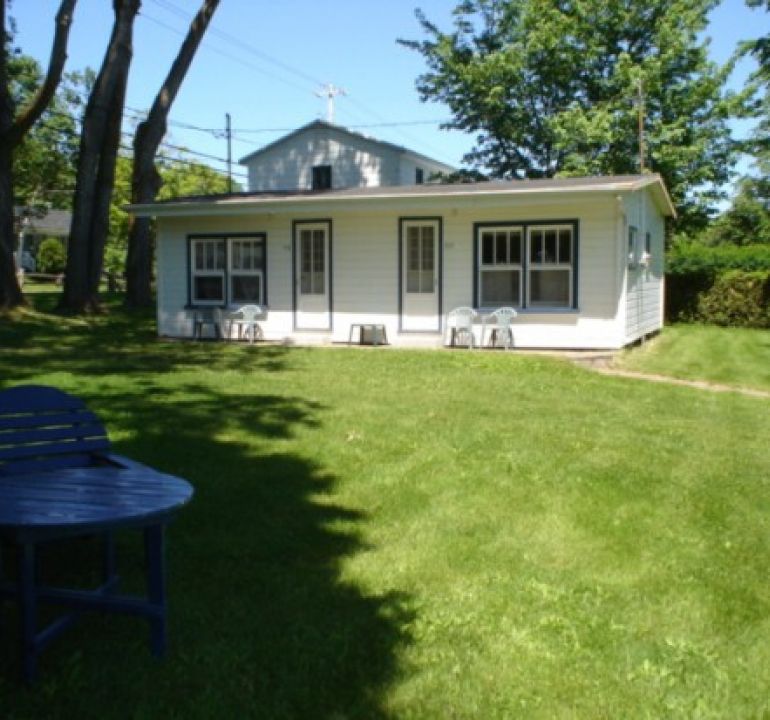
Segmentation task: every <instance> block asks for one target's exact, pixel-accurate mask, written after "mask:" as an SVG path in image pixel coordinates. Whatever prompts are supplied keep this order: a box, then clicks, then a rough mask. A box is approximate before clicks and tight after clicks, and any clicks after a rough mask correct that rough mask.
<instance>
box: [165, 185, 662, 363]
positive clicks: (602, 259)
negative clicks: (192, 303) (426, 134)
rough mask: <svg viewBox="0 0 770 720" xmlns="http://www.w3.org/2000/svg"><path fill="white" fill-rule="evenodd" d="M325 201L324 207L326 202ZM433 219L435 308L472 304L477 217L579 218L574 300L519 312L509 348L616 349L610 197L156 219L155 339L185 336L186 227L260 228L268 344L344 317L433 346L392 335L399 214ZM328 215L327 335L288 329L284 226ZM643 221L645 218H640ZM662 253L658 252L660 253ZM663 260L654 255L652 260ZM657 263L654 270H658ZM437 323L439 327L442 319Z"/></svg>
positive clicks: (399, 341)
mask: <svg viewBox="0 0 770 720" xmlns="http://www.w3.org/2000/svg"><path fill="white" fill-rule="evenodd" d="M327 207H330V206H327ZM413 216H419V217H433V216H435V217H440V218H441V219H442V223H443V240H444V246H443V308H442V316H443V317H445V316H446V313H447V312H448V311H449V310H451V309H452V308H453V307H456V306H459V305H473V304H474V303H473V297H472V295H473V282H474V277H473V267H474V259H473V247H474V230H473V225H474V223H476V222H510V221H548V220H573V219H574V220H577V221H578V223H579V255H578V263H579V268H578V273H577V283H578V303H579V308H578V310H577V311H573V312H535V311H524V312H522V313H521V314H520V315H519V317H518V318H517V319H516V321H515V323H516V324H515V328H514V333H515V344H516V345H517V346H518V347H541V348H617V347H621V346H622V344H623V343H624V330H625V328H624V326H623V324H622V313H621V312H620V310H619V301H620V297H621V290H622V284H621V282H620V277H619V275H618V272H617V268H618V249H617V244H618V243H617V236H618V231H617V203H616V201H615V199H614V197H612V196H609V195H604V196H596V197H594V198H584V199H583V200H581V201H580V202H577V201H575V200H570V201H569V202H559V201H557V200H549V201H548V202H543V201H541V202H538V203H535V202H533V201H532V200H531V199H530V200H526V199H523V198H511V197H509V198H504V199H502V200H500V199H495V200H494V201H492V200H484V201H476V200H474V201H473V202H472V203H465V205H462V204H459V203H452V201H451V200H450V199H448V198H447V199H434V200H432V201H430V204H428V201H424V200H422V201H421V200H403V201H401V202H399V203H398V204H396V203H390V206H388V207H387V209H386V208H385V207H383V206H377V207H376V208H374V209H371V210H366V211H364V210H362V209H358V210H353V209H351V207H350V206H345V207H342V206H341V205H335V206H334V210H333V211H330V212H324V211H322V210H321V209H320V208H318V207H316V208H314V209H313V211H312V213H311V212H310V211H307V214H305V215H304V216H303V215H302V214H297V213H292V214H288V213H287V214H284V213H273V212H270V213H269V214H261V215H260V214H258V213H257V212H256V211H255V212H254V214H252V215H245V216H241V217H218V218H216V217H205V218H186V219H173V220H172V219H161V220H160V221H159V226H158V230H159V237H158V272H159V287H158V321H159V332H160V334H161V335H170V336H181V337H189V336H190V335H191V333H192V310H190V309H186V308H185V306H186V304H187V297H188V268H187V235H188V234H189V233H205V232H209V233H227V232H264V233H266V234H267V244H266V247H267V302H268V306H269V310H268V313H267V318H266V320H265V321H264V322H262V323H261V325H262V329H263V332H264V336H265V338H266V339H268V340H284V341H292V342H298V343H306V342H329V341H338V342H342V341H347V339H348V333H349V329H350V325H351V323H363V322H377V323H384V324H385V325H386V328H387V333H388V339H389V341H390V342H391V343H392V344H394V345H430V346H439V345H441V344H442V342H443V335H442V333H427V334H414V333H399V272H400V268H399V248H398V237H399V235H398V233H399V218H400V217H413ZM308 217H312V218H314V219H321V218H328V219H330V220H331V221H332V242H333V251H332V266H333V275H332V302H333V310H334V313H333V328H332V330H331V332H296V331H294V330H293V307H292V250H291V248H292V237H291V235H292V222H293V221H294V220H300V219H307V218H308ZM648 222H650V223H652V220H648ZM661 258H662V255H661ZM661 262H662V260H661ZM661 267H662V266H661ZM442 326H443V323H442Z"/></svg>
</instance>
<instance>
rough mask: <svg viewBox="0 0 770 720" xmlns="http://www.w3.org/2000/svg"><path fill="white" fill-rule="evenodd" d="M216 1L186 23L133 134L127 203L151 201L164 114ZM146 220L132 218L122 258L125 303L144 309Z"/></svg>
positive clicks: (148, 248)
mask: <svg viewBox="0 0 770 720" xmlns="http://www.w3.org/2000/svg"><path fill="white" fill-rule="evenodd" d="M217 5H219V0H203V4H202V5H201V7H200V9H199V10H198V14H197V15H196V16H195V18H194V19H193V21H192V23H191V24H190V29H189V30H188V32H187V36H186V37H185V39H184V42H183V43H182V46H181V47H180V48H179V53H178V54H177V56H176V59H175V60H174V62H173V64H172V65H171V69H170V70H169V73H168V75H167V76H166V79H165V81H164V82H163V84H162V85H161V87H160V90H159V91H158V94H157V95H156V96H155V101H154V102H153V104H152V108H151V109H150V112H149V114H148V116H147V119H146V120H145V121H144V122H142V123H140V124H139V127H137V129H136V133H135V134H134V163H133V167H132V171H131V172H132V174H131V202H132V203H135V204H138V203H149V202H152V201H153V200H155V197H156V196H157V194H158V191H159V190H160V187H161V178H160V174H159V173H158V170H157V168H156V167H155V155H156V154H157V152H158V146H159V145H160V142H161V140H162V139H163V136H164V135H165V134H166V122H167V119H168V113H169V111H170V110H171V106H172V104H173V103H174V99H175V98H176V95H177V93H178V92H179V88H180V87H181V85H182V82H183V81H184V78H185V75H186V74H187V71H188V70H189V68H190V64H191V63H192V61H193V58H194V57H195V52H196V50H197V49H198V46H199V45H200V42H201V39H202V38H203V35H204V33H205V32H206V28H207V27H208V25H209V23H210V21H211V17H212V16H213V14H214V11H215V10H216V9H217ZM151 230H152V229H151V225H150V219H149V218H136V217H134V218H132V219H131V221H130V226H129V234H128V255H127V257H126V304H127V305H129V306H130V307H145V306H148V305H151V304H152V292H151V288H150V284H151V276H152V232H151Z"/></svg>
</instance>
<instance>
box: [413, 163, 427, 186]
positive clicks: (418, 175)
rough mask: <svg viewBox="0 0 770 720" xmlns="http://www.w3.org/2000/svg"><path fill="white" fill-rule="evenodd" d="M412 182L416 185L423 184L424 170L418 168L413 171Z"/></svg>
mask: <svg viewBox="0 0 770 720" xmlns="http://www.w3.org/2000/svg"><path fill="white" fill-rule="evenodd" d="M414 182H415V184H416V185H422V184H423V183H424V182H425V170H423V169H422V168H419V167H418V168H415V169H414Z"/></svg>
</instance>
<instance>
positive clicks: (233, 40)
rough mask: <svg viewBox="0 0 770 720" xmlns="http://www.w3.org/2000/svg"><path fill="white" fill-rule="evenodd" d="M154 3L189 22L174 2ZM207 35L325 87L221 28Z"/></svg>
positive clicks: (166, 0) (311, 82)
mask: <svg viewBox="0 0 770 720" xmlns="http://www.w3.org/2000/svg"><path fill="white" fill-rule="evenodd" d="M152 2H154V3H155V4H156V5H157V6H159V7H162V8H164V9H165V10H167V11H168V12H171V13H173V14H174V15H176V16H177V17H180V18H182V19H183V20H186V21H189V16H188V14H187V13H186V12H185V11H184V10H182V8H180V7H179V6H177V5H175V4H174V3H173V2H170V0H152ZM207 35H209V36H211V35H213V36H215V37H218V38H221V39H222V40H225V41H227V42H228V43H230V44H232V45H236V46H238V47H240V48H241V49H243V50H245V51H246V52H248V53H250V54H251V55H254V56H255V57H258V58H260V59H261V60H264V61H265V62H268V63H270V64H271V65H275V66H276V67H278V68H280V69H281V70H285V71H286V72H288V73H291V74H292V75H294V76H295V77H297V78H299V79H301V80H304V81H305V82H307V83H310V84H311V85H313V86H318V85H323V82H322V81H321V80H319V79H318V78H316V77H313V76H312V75H309V74H308V73H306V72H305V71H304V70H301V69H300V68H297V67H294V66H293V65H289V63H286V62H284V61H283V60H279V59H278V58H275V57H273V56H272V55H269V54H268V53H266V52H264V51H262V50H259V49H257V48H256V47H254V46H253V45H251V44H249V43H247V42H244V41H243V40H241V39H240V38H238V37H236V36H235V35H231V34H230V33H228V32H225V31H224V30H220V29H219V28H217V27H214V26H213V25H212V26H210V27H209V28H208V30H207Z"/></svg>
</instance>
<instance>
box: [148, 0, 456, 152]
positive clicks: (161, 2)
mask: <svg viewBox="0 0 770 720" xmlns="http://www.w3.org/2000/svg"><path fill="white" fill-rule="evenodd" d="M152 2H153V3H154V4H155V5H156V6H158V7H160V8H163V9H165V10H166V11H167V12H170V13H172V14H174V15H176V16H177V17H180V18H183V19H184V20H186V21H187V20H189V16H188V14H187V13H186V12H185V11H184V10H183V9H181V8H180V7H179V6H177V5H175V4H174V3H173V2H171V1H170V0H152ZM143 15H144V17H146V18H148V19H151V20H152V21H154V22H157V23H158V24H160V25H162V26H163V27H165V28H166V29H168V30H170V31H172V32H174V33H177V34H184V33H182V31H180V30H178V29H177V28H174V27H172V26H170V25H168V24H166V23H163V22H162V21H158V20H157V19H153V18H150V17H149V16H147V14H146V13H144V14H143ZM207 34H208V35H215V36H217V37H220V38H222V39H224V40H226V41H227V42H228V43H229V44H231V45H235V46H237V47H239V48H242V49H243V50H245V51H246V52H249V53H251V54H252V55H255V56H256V57H259V58H260V59H262V60H264V61H266V62H269V63H271V64H273V65H275V66H276V67H279V68H281V69H282V70H285V71H286V72H289V73H291V74H293V75H295V76H296V77H298V78H301V79H302V80H304V81H305V82H308V83H312V84H313V85H315V86H316V87H317V86H319V85H320V86H322V85H324V83H323V81H321V80H319V79H318V78H316V77H313V76H312V75H309V74H308V73H306V72H304V71H303V70H300V69H299V68H296V67H294V66H292V65H289V64H288V63H286V62H283V61H282V60H278V59H277V58H274V57H273V56H271V55H268V54H267V53H265V52H263V51H261V50H258V49H256V48H255V47H254V46H252V45H250V44H248V43H246V42H244V41H243V40H241V39H240V38H238V37H236V36H234V35H231V34H230V33H226V32H224V31H222V30H219V29H218V28H216V27H209V29H208V31H207ZM202 44H203V45H205V46H206V47H208V48H209V49H212V50H214V49H215V48H212V47H211V45H210V44H209V43H208V42H206V40H205V39H204V41H203V42H202ZM217 52H220V54H222V55H224V56H225V57H229V58H230V59H231V60H235V61H236V62H243V61H242V59H241V58H237V57H235V56H232V55H228V54H226V53H223V52H221V51H219V50H217ZM244 64H247V65H250V66H251V67H253V68H254V66H253V65H251V64H250V63H244ZM255 69H257V70H259V71H260V72H264V70H262V69H261V68H255ZM273 77H274V78H275V79H277V80H279V81H280V82H285V83H286V84H288V85H292V86H293V87H294V88H298V86H297V85H296V84H295V83H292V82H290V81H288V80H287V79H286V78H280V77H278V78H276V77H275V76H273ZM299 89H300V90H301V91H302V92H306V90H305V88H299ZM349 99H350V102H351V103H352V104H353V105H354V106H356V107H358V108H359V109H360V110H362V111H363V112H364V113H366V114H368V115H370V116H373V117H375V118H376V119H377V120H378V121H379V123H382V124H380V127H387V125H385V124H384V123H385V122H387V121H385V120H384V118H382V116H381V115H379V113H377V112H376V111H374V110H372V109H370V108H369V107H367V106H366V105H364V104H363V103H362V102H361V101H360V100H357V99H356V98H355V97H350V98H349ZM372 126H374V124H372ZM391 127H393V128H394V129H396V131H397V132H398V134H399V135H401V136H402V137H403V138H405V139H406V140H407V142H408V143H409V144H410V145H417V146H418V147H424V148H426V149H427V150H429V151H430V152H431V153H432V154H433V155H435V156H436V157H437V158H440V157H441V156H442V155H443V150H440V149H438V148H435V147H432V146H431V144H428V143H426V142H425V141H424V140H418V139H417V138H416V137H414V136H413V135H410V134H409V133H406V132H404V131H403V130H401V129H400V128H399V127H398V126H397V125H393V126H391ZM292 129H293V128H292ZM234 132H237V131H234ZM449 164H452V163H449Z"/></svg>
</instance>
